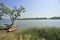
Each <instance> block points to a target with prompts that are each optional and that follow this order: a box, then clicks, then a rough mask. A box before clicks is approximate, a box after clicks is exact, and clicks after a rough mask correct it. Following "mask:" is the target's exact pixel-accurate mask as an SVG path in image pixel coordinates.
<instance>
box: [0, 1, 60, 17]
mask: <svg viewBox="0 0 60 40" xmlns="http://www.w3.org/2000/svg"><path fill="white" fill-rule="evenodd" d="M0 3H4V4H5V5H6V6H7V7H8V8H10V9H12V8H13V6H17V7H19V6H20V5H23V7H24V8H25V10H26V12H25V13H22V14H21V17H20V18H36V17H53V16H60V0H0ZM4 17H6V18H8V17H7V16H4Z"/></svg>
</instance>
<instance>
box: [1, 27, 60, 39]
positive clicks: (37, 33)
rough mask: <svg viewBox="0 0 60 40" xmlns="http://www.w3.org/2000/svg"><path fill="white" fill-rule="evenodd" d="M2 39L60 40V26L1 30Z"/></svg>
mask: <svg viewBox="0 0 60 40" xmlns="http://www.w3.org/2000/svg"><path fill="white" fill-rule="evenodd" d="M0 40H60V28H56V27H49V28H47V27H41V28H38V27H31V28H26V29H22V30H20V31H18V32H17V31H14V32H5V31H0Z"/></svg>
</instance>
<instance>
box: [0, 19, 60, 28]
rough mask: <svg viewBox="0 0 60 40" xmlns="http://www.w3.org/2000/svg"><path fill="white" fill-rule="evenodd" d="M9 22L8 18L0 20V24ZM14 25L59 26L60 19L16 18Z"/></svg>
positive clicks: (24, 26) (20, 26)
mask: <svg viewBox="0 0 60 40" xmlns="http://www.w3.org/2000/svg"><path fill="white" fill-rule="evenodd" d="M2 24H11V21H10V20H0V25H2ZM15 25H17V26H18V28H26V27H33V26H35V27H41V26H43V27H60V20H16V21H15Z"/></svg>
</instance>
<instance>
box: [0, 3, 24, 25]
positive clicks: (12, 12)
mask: <svg viewBox="0 0 60 40" xmlns="http://www.w3.org/2000/svg"><path fill="white" fill-rule="evenodd" d="M23 12H25V8H24V7H23V6H22V5H20V7H19V8H17V7H16V6H14V7H13V9H9V8H8V7H6V6H5V5H4V4H3V3H0V14H1V16H3V15H4V14H7V15H8V16H9V17H10V20H11V22H12V23H11V25H13V24H14V21H15V20H16V19H17V17H18V16H20V14H21V13H23Z"/></svg>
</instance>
